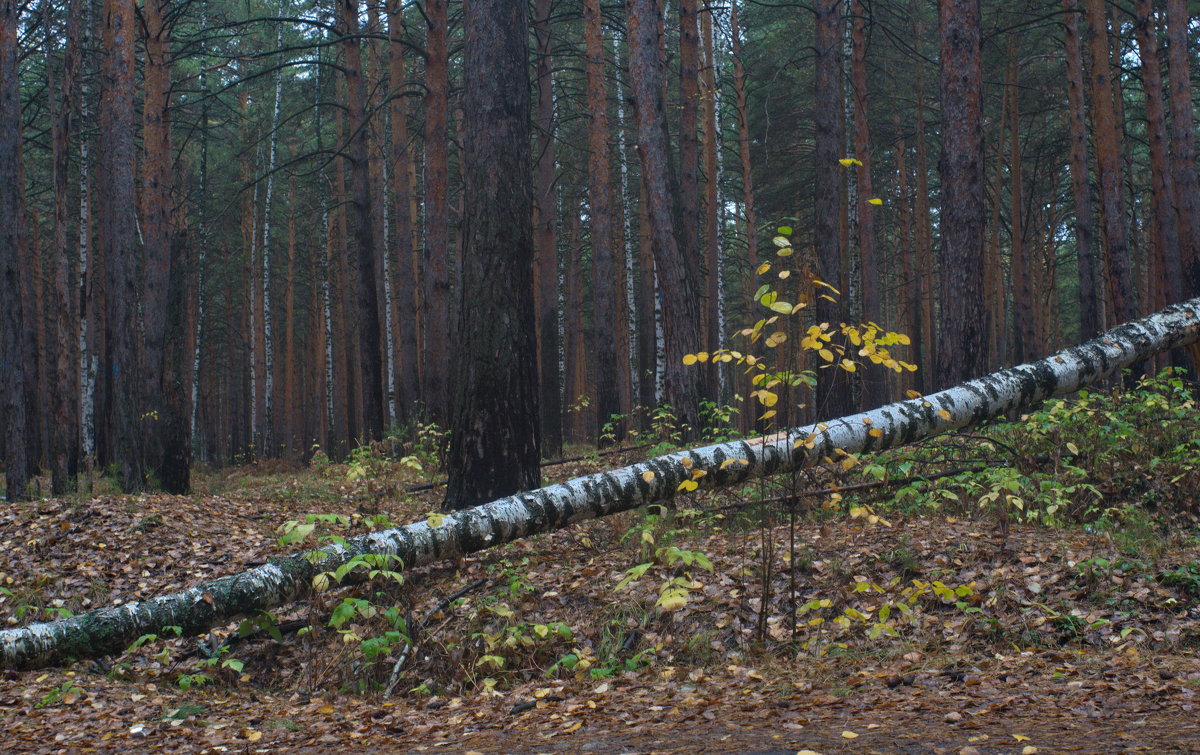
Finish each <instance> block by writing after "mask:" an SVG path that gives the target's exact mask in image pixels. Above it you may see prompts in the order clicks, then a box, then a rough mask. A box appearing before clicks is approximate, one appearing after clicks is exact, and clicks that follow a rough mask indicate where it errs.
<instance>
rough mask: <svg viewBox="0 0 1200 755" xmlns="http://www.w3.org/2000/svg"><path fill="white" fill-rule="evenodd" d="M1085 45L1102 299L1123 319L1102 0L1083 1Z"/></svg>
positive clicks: (1126, 290) (1117, 161) (1124, 269)
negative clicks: (1104, 287) (1103, 273)
mask: <svg viewBox="0 0 1200 755" xmlns="http://www.w3.org/2000/svg"><path fill="white" fill-rule="evenodd" d="M1084 3H1085V6H1084V7H1085V19H1086V21H1087V38H1088V46H1089V49H1090V50H1091V54H1092V55H1091V58H1092V60H1091V63H1092V70H1091V74H1090V76H1089V83H1090V87H1091V95H1092V138H1093V142H1094V144H1095V148H1096V167H1097V175H1098V178H1099V184H1100V216H1101V220H1102V222H1103V230H1104V245H1105V251H1106V254H1105V261H1106V263H1107V271H1108V301H1109V303H1110V307H1109V309H1110V311H1111V313H1112V317H1113V320H1114V321H1115V322H1124V321H1126V320H1128V319H1129V318H1130V317H1131V316H1132V315H1133V311H1134V307H1133V298H1132V296H1131V294H1132V293H1133V276H1132V274H1131V272H1130V249H1129V230H1128V227H1127V226H1126V224H1125V203H1124V202H1123V201H1122V197H1121V148H1120V140H1119V135H1118V133H1117V129H1118V128H1119V127H1120V125H1119V123H1118V121H1117V115H1116V111H1115V108H1114V105H1113V87H1112V76H1111V69H1110V68H1109V63H1108V24H1107V23H1106V21H1105V17H1104V0H1084Z"/></svg>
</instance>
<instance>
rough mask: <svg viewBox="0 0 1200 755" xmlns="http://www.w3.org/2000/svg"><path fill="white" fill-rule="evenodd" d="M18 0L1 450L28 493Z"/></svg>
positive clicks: (1, 252) (5, 65)
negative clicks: (20, 181)
mask: <svg viewBox="0 0 1200 755" xmlns="http://www.w3.org/2000/svg"><path fill="white" fill-rule="evenodd" d="M17 5H18V4H17V0H0V285H2V286H3V288H4V290H5V291H7V292H9V294H8V296H6V297H5V299H6V301H5V303H4V306H3V307H0V428H2V429H0V432H2V433H3V436H0V455H2V456H3V459H4V470H5V475H4V477H5V479H4V483H5V487H4V490H5V496H6V497H7V498H8V500H10V501H15V500H18V499H20V498H23V497H24V496H25V483H26V482H27V481H28V479H29V478H28V475H27V471H28V470H27V466H28V460H27V456H26V448H25V435H26V428H27V424H26V423H27V418H26V416H25V402H26V396H25V392H26V391H25V389H26V385H25V378H24V375H22V374H21V365H22V363H23V362H24V356H23V352H24V349H23V348H22V343H21V341H22V333H23V331H24V323H23V320H24V319H25V316H26V315H27V313H26V312H24V310H23V307H22V304H23V302H22V301H21V297H20V296H14V295H12V292H16V291H20V290H21V278H22V275H23V274H27V271H23V270H21V269H20V264H19V260H20V251H19V250H20V246H21V244H23V243H25V217H24V212H23V208H22V207H21V192H20V188H19V186H20V185H19V183H18V172H17V164H18V162H19V161H20V155H21V83H20V77H19V74H20V69H19V68H18V58H17Z"/></svg>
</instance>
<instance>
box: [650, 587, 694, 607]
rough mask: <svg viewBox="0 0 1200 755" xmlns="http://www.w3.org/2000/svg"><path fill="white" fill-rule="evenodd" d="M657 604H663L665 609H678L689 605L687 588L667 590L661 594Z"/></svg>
mask: <svg viewBox="0 0 1200 755" xmlns="http://www.w3.org/2000/svg"><path fill="white" fill-rule="evenodd" d="M655 605H656V606H662V609H663V610H664V611H678V610H679V609H680V608H683V607H684V606H686V605H687V591H686V590H667V591H666V592H664V593H663V594H662V595H660V596H659V598H658V601H657V602H656V603H655Z"/></svg>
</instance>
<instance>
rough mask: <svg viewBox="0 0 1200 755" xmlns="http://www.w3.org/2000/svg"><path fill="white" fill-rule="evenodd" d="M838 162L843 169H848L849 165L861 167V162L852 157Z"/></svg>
mask: <svg viewBox="0 0 1200 755" xmlns="http://www.w3.org/2000/svg"><path fill="white" fill-rule="evenodd" d="M838 162H839V163H841V164H842V167H843V168H849V167H850V166H851V165H862V160H856V159H854V158H853V157H843V158H842V159H841V160H838Z"/></svg>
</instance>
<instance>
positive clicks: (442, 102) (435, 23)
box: [421, 0, 450, 423]
mask: <svg viewBox="0 0 1200 755" xmlns="http://www.w3.org/2000/svg"><path fill="white" fill-rule="evenodd" d="M446 4H447V0H429V2H427V3H426V5H425V18H426V20H427V22H428V27H427V35H426V41H425V49H426V52H427V53H428V57H427V58H426V59H425V89H426V95H425V184H424V189H425V266H424V267H425V269H424V276H423V278H422V280H421V284H422V298H423V307H422V317H421V326H422V328H423V331H424V338H423V349H422V353H423V354H424V360H425V364H424V370H423V371H422V375H423V378H424V390H423V391H422V393H423V395H424V398H425V406H426V411H427V414H428V416H429V417H430V418H431V419H433V420H434V421H436V422H439V423H444V422H446V420H447V418H448V413H447V411H448V408H449V393H448V388H449V375H450V372H449V370H450V357H449V354H450V351H449V349H450V344H449V340H450V276H449V273H448V271H447V263H448V260H449V255H450V215H449V213H450V209H449V204H448V198H447V192H448V187H449V182H450V178H449V171H450V167H449V157H448V156H447V150H448V149H449V139H450V134H449V131H448V130H447V125H446V124H447V118H448V109H449V97H450V78H449V76H450V73H449V69H448V66H449V57H448V52H447V47H446V45H447V39H446V37H447V34H448V31H447V19H446Z"/></svg>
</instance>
